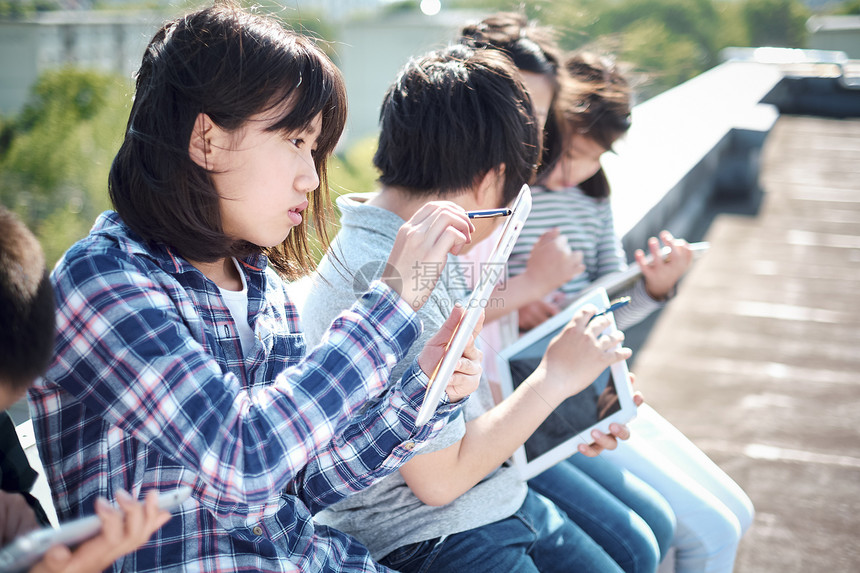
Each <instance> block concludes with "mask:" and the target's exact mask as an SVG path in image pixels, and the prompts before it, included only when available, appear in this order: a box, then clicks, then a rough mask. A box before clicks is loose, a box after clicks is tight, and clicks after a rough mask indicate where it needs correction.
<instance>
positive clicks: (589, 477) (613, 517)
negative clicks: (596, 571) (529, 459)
mask: <svg viewBox="0 0 860 573" xmlns="http://www.w3.org/2000/svg"><path fill="white" fill-rule="evenodd" d="M529 486H531V487H532V488H533V489H534V490H535V491H537V492H539V493H541V494H543V495H545V496H546V497H548V498H549V499H551V500H552V501H553V502H554V503H555V504H556V505H557V506H558V507H559V508H560V509H561V510H562V511H564V512H565V513H567V515H568V517H570V519H571V520H572V521H573V522H575V523H576V524H577V525H579V526H580V527H581V528H582V529H583V530H584V531H585V532H586V533H587V534H588V535H589V537H591V538H592V539H594V541H596V542H597V543H598V544H600V546H601V547H603V549H604V550H605V551H606V553H608V554H609V555H610V556H612V558H613V559H614V560H615V561H616V563H618V565H620V566H621V568H622V569H623V570H624V571H626V572H627V573H634V572H635V573H654V571H656V569H657V566H658V565H659V563H660V561H661V559H662V558H663V556H665V553H666V551H668V549H669V547H670V546H671V544H672V537H673V535H674V532H675V516H674V514H673V513H672V509H671V508H670V507H669V504H668V502H667V501H666V500H665V499H664V498H663V496H661V495H660V494H659V493H657V491H656V490H654V488H652V487H650V486H649V485H648V484H646V483H645V482H643V481H642V480H641V479H639V478H637V477H636V476H634V475H633V474H631V473H630V472H627V471H626V470H622V469H620V468H618V467H616V466H614V465H613V464H610V463H608V462H607V461H605V460H603V459H601V458H600V457H598V458H588V457H586V456H582V455H574V456H572V457H570V458H568V459H567V460H565V461H563V462H560V463H558V464H556V465H555V466H553V467H551V468H549V469H548V470H546V471H545V472H543V473H542V474H540V475H538V476H536V477H534V478H532V479H531V480H530V481H529Z"/></svg>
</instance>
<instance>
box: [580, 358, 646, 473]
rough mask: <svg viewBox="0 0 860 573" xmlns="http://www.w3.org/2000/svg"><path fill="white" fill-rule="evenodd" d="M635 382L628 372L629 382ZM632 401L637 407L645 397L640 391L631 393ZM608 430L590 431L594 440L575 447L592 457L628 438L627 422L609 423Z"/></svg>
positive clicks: (581, 452)
mask: <svg viewBox="0 0 860 573" xmlns="http://www.w3.org/2000/svg"><path fill="white" fill-rule="evenodd" d="M635 382H636V377H635V376H634V375H633V373H632V372H630V383H631V384H633V383H635ZM633 403H634V404H636V407H637V408H638V407H639V406H641V405H642V404H644V403H645V398H643V397H642V393H641V392H634V393H633ZM609 432H610V433H609V434H604V433H603V432H601V431H600V430H594V431H592V432H591V437H592V438H594V441H593V442H592V443H591V444H588V445H585V444H580V445H579V447H578V448H577V449H578V450H579V453H580V454H583V455H585V456H588V457H589V458H594V457H597V456H598V455H600V452H602V451H603V450H614V449H615V448H617V447H618V440H626V439H628V438H630V428H628V427H627V424H609Z"/></svg>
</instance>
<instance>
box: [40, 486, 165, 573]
mask: <svg viewBox="0 0 860 573" xmlns="http://www.w3.org/2000/svg"><path fill="white" fill-rule="evenodd" d="M116 499H117V503H118V504H119V507H120V509H116V508H114V507H112V506H111V505H110V504H109V503H108V502H107V501H105V500H104V499H101V498H99V499H98V500H96V514H97V515H98V516H99V517H100V518H101V521H102V529H101V532H100V533H99V534H98V536H96V537H93V538H92V539H90V540H89V541H85V542H84V543H82V544H81V545H80V547H78V548H77V549H75V550H74V551H70V550H69V549H68V548H67V547H64V546H62V545H58V546H55V547H52V548H51V549H49V550H48V552H47V553H46V554H45V557H43V558H42V560H41V561H40V562H39V563H37V564H36V565H35V566H33V568H32V569H30V573H89V572H93V573H96V572H98V571H103V570H104V569H106V568H108V567H109V566H110V565H111V563H113V562H114V561H116V560H117V559H118V558H120V557H122V556H123V555H125V554H127V553H131V552H132V551H134V550H135V549H137V548H138V547H140V546H141V545H143V544H144V543H146V542H147V541H148V540H149V538H150V537H152V534H153V533H154V532H155V531H156V530H157V529H158V528H159V527H161V526H162V525H164V524H165V523H167V521H168V520H169V519H170V512H168V511H164V510H161V509H158V492H157V491H154V490H153V491H150V492H149V493H148V494H147V495H146V500H145V501H144V502H143V503H141V502H138V501H135V500H134V499H133V498H132V497H131V496H130V495H129V494H128V493H126V492H124V491H120V492H118V493H117V496H116ZM120 510H121V511H120Z"/></svg>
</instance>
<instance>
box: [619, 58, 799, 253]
mask: <svg viewBox="0 0 860 573" xmlns="http://www.w3.org/2000/svg"><path fill="white" fill-rule="evenodd" d="M782 79H783V75H782V73H781V72H780V70H779V69H778V68H777V67H775V66H772V65H769V64H761V63H754V62H727V63H724V64H721V65H719V66H717V67H715V68H713V69H711V70H709V71H708V72H705V73H704V74H702V75H700V76H697V77H696V78H693V79H692V80H690V81H688V82H686V83H684V84H682V85H680V86H677V87H675V88H673V89H671V90H669V91H667V92H665V93H663V94H661V95H659V96H657V97H655V98H653V99H650V100H648V101H646V102H644V103H642V104H640V105H638V106H636V107H635V108H634V110H633V125H632V127H631V129H630V132H629V133H628V134H627V136H626V137H625V138H624V139H623V140H621V141H619V142H618V143H617V144H616V146H615V151H616V153H615V154H607V155H606V156H604V161H603V165H604V168H605V170H606V173H607V177H608V178H609V181H610V184H611V185H612V198H611V200H612V202H613V207H614V210H615V217H616V219H615V223H616V232H617V233H618V234H619V235H620V236H621V237H622V238H623V242H624V246H625V249H626V250H627V252H628V253H632V251H633V250H634V249H636V248H640V247H643V246H644V245H645V243H646V241H647V239H648V237H650V236H653V235H655V234H656V233H657V232H659V231H660V230H662V229H669V230H670V231H672V232H673V233H674V234H675V235H677V236H687V235H689V234H690V231H691V227H690V226H691V225H692V224H693V223H694V222H695V220H696V219H697V217H698V216H699V215H700V214H701V212H702V211H703V210H704V208H705V206H706V205H707V203H708V201H709V200H710V198H711V197H712V195H713V194H714V193H715V192H722V193H729V194H734V195H743V194H745V193H748V192H750V191H751V190H753V189H754V188H755V187H756V185H757V174H758V159H759V154H760V149H761V145H762V144H763V143H764V140H765V137H766V136H767V133H768V132H769V131H770V129H771V127H772V126H773V124H774V123H775V121H776V119H777V117H778V115H779V114H778V111H777V109H776V108H775V107H774V106H772V105H768V104H762V103H760V102H762V100H763V99H764V98H765V97H766V96H767V95H768V94H769V93H771V92H772V91H773V90H774V88H775V87H776V86H777V85H779V83H780V82H781V81H782Z"/></svg>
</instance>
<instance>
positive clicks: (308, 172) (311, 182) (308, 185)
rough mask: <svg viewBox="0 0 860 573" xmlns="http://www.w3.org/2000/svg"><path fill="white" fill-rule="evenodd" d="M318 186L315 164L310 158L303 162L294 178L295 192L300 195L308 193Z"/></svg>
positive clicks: (318, 177)
mask: <svg viewBox="0 0 860 573" xmlns="http://www.w3.org/2000/svg"><path fill="white" fill-rule="evenodd" d="M319 186H320V176H319V173H317V168H316V164H315V163H314V161H313V159H312V158H311V159H310V160H309V161H303V162H302V167H301V168H300V171H299V173H298V176H297V177H296V185H295V187H296V190H297V191H299V192H301V193H310V192H311V191H313V190H315V189H316V188H317V187H319Z"/></svg>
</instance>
